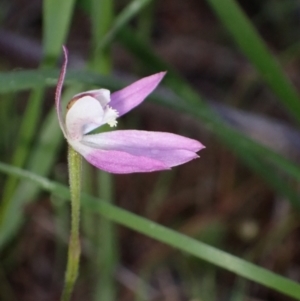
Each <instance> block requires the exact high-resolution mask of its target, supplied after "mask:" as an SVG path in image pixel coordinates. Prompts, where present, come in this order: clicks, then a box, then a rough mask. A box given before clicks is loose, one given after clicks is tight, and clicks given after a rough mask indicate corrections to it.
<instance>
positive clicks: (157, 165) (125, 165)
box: [70, 141, 169, 174]
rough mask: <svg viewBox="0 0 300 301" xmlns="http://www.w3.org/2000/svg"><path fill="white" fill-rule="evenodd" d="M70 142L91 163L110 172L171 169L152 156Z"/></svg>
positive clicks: (122, 172)
mask: <svg viewBox="0 0 300 301" xmlns="http://www.w3.org/2000/svg"><path fill="white" fill-rule="evenodd" d="M70 144H71V146H72V147H73V148H74V149H75V150H76V151H77V152H78V153H80V154H81V155H82V156H83V157H84V158H85V159H86V160H87V161H88V162H89V163H90V164H92V165H94V166H95V167H97V168H99V169H101V170H104V171H107V172H110V173H116V174H127V173H134V172H151V171H158V170H166V169H169V167H168V166H166V165H165V164H164V163H163V162H160V161H158V160H155V159H152V158H148V157H142V156H139V157H137V156H134V155H132V154H129V153H126V152H122V151H116V150H102V149H95V148H93V147H91V146H87V145H84V144H82V143H81V142H79V141H76V142H74V141H70Z"/></svg>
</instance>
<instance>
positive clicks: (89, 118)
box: [66, 96, 104, 140]
mask: <svg viewBox="0 0 300 301" xmlns="http://www.w3.org/2000/svg"><path fill="white" fill-rule="evenodd" d="M103 118H104V110H103V108H102V106H101V104H100V103H99V101H98V100H97V99H95V98H93V97H91V96H84V97H82V98H79V99H77V100H76V101H75V102H74V104H73V105H72V106H71V108H70V109H69V111H68V112H67V115H66V128H67V134H68V138H69V139H71V140H79V139H81V138H82V136H83V135H84V134H86V133H88V132H90V131H92V130H94V129H96V128H97V127H99V126H100V125H102V124H103Z"/></svg>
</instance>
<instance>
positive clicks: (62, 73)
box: [55, 46, 68, 138]
mask: <svg viewBox="0 0 300 301" xmlns="http://www.w3.org/2000/svg"><path fill="white" fill-rule="evenodd" d="M63 52H64V62H63V65H62V67H61V71H60V75H59V78H58V82H57V86H56V91H55V108H56V113H57V117H58V122H59V125H60V128H61V130H62V132H63V134H64V136H65V137H66V138H67V130H66V127H65V124H64V122H63V117H62V109H61V90H62V87H63V84H64V79H65V75H66V69H67V64H68V51H67V48H66V47H65V46H63Z"/></svg>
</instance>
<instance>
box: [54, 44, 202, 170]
mask: <svg viewBox="0 0 300 301" xmlns="http://www.w3.org/2000/svg"><path fill="white" fill-rule="evenodd" d="M64 57H65V61H64V64H63V66H62V70H61V73H60V77H59V81H58V84H57V89H56V110H57V115H58V120H59V124H60V127H61V130H62V132H63V134H64V136H65V138H66V139H67V141H68V143H69V144H70V145H71V146H72V147H73V148H74V149H75V150H76V151H77V152H78V153H80V154H81V155H82V156H83V157H84V158H85V159H86V160H87V161H88V162H89V163H91V164H92V165H94V166H95V167H97V168H99V169H102V170H105V171H107V172H110V173H118V174H125V173H133V172H151V171H157V170H164V169H170V168H171V167H173V166H177V165H180V164H183V163H185V162H188V161H190V160H192V159H195V158H198V155H197V154H196V152H198V151H199V150H201V149H203V148H204V146H203V145H202V144H201V143H200V142H198V141H196V140H193V139H189V138H185V137H182V136H179V135H175V134H171V133H163V132H148V131H138V130H122V131H117V130H113V131H110V132H104V133H99V134H89V133H90V132H91V131H93V130H95V129H96V128H98V127H100V126H102V125H104V124H108V125H110V126H111V127H115V126H116V125H117V119H118V118H119V117H121V116H122V115H124V114H125V113H127V112H128V111H130V110H132V109H133V108H134V107H136V106H137V105H139V104H140V103H141V102H142V101H143V100H144V99H145V98H146V97H147V96H148V95H149V94H150V93H151V92H152V91H153V90H154V89H155V88H156V86H157V85H158V84H159V82H160V81H161V80H162V78H163V77H164V75H165V72H160V73H157V74H154V75H151V76H148V77H145V78H142V79H140V80H138V81H136V82H135V83H133V84H131V85H129V86H127V87H125V88H124V89H122V90H119V91H117V92H114V93H112V94H111V93H110V91H109V90H106V89H99V90H91V91H86V92H83V93H80V94H77V95H75V96H74V97H73V98H72V99H71V101H70V102H69V104H68V107H67V113H66V117H65V121H64V118H63V116H62V109H61V100H60V99H61V89H62V86H63V81H64V77H65V73H66V68H67V61H68V54H67V50H66V49H65V48H64Z"/></svg>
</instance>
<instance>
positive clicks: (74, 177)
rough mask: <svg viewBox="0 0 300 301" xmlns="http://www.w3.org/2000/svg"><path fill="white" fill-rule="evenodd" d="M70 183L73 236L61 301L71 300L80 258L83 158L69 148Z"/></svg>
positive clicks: (71, 237)
mask: <svg viewBox="0 0 300 301" xmlns="http://www.w3.org/2000/svg"><path fill="white" fill-rule="evenodd" d="M68 160H69V182H70V194H71V234H70V241H69V250H68V263H67V270H66V275H65V286H64V290H63V293H62V297H61V301H68V300H70V297H71V294H72V291H73V288H74V285H75V282H76V279H77V276H78V266H79V257H80V240H79V222H80V192H81V156H80V155H79V154H78V153H77V152H76V151H75V150H74V149H73V148H72V147H71V146H69V152H68Z"/></svg>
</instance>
